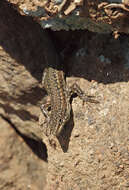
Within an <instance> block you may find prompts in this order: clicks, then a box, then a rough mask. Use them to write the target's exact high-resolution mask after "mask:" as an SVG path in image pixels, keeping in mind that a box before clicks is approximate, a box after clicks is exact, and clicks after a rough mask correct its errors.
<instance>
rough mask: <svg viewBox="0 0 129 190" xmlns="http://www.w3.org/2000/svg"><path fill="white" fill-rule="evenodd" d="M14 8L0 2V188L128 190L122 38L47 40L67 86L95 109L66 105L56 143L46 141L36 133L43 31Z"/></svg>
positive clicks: (128, 75)
mask: <svg viewBox="0 0 129 190" xmlns="http://www.w3.org/2000/svg"><path fill="white" fill-rule="evenodd" d="M15 2H16V3H17V1H15ZM15 2H14V3H15ZM13 8H14V6H12V5H10V4H8V3H7V1H4V0H1V1H0V18H1V19H0V46H1V47H0V65H1V66H0V81H1V85H0V123H1V125H0V189H1V190H20V189H25V190H26V189H31V190H40V189H45V190H47V189H48V190H50V189H52V190H58V189H61V190H70V189H74V190H85V189H91V190H92V189H93V190H97V189H98V190H101V189H102V190H104V189H105V190H108V189H109V190H110V189H113V190H118V189H121V190H123V189H124V190H126V189H128V188H129V183H128V179H129V137H128V134H129V122H128V121H129V114H128V113H129V106H128V100H129V84H128V83H129V82H128V81H129V54H128V52H129V38H128V36H126V35H121V36H118V39H114V38H113V36H112V35H110V34H106V35H103V34H100V35H98V34H96V33H92V32H88V31H76V32H71V31H70V32H61V33H59V32H56V33H54V34H53V33H52V35H53V36H54V42H56V45H57V47H58V48H57V50H58V53H59V52H60V54H61V55H62V57H63V58H64V64H65V65H66V71H67V73H66V74H67V82H68V85H71V84H72V83H73V82H75V81H76V82H77V83H78V84H79V85H80V87H81V88H82V89H83V90H84V91H85V92H86V93H87V94H89V95H94V96H95V99H97V100H99V102H100V103H99V104H90V103H85V104H84V105H83V103H82V101H81V100H80V99H79V98H78V97H77V98H75V99H73V101H72V109H73V110H72V113H71V120H70V122H69V123H68V124H67V125H66V128H65V129H64V133H63V137H62V138H59V139H55V138H54V139H48V138H47V137H45V136H44V134H42V128H41V127H39V126H38V118H39V114H40V109H39V104H40V103H41V101H42V98H43V97H44V95H45V93H44V92H43V90H42V88H41V84H40V82H41V78H42V72H43V68H44V66H45V63H44V57H43V50H44V44H43V38H42V36H43V35H46V32H44V31H42V30H41V28H40V26H39V25H38V24H36V22H34V21H33V20H32V19H31V18H29V17H26V16H20V15H19V13H18V12H17V11H16V10H13ZM54 42H53V43H54ZM43 121H44V117H43V115H42V114H41V115H40V123H41V122H43ZM41 138H42V140H43V141H41ZM43 143H45V144H43ZM46 147H47V150H46ZM47 153H48V164H47V163H46V162H47ZM44 161H45V162H44ZM47 166H48V172H47ZM46 174H47V185H46V186H45V183H46Z"/></svg>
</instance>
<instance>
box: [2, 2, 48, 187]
mask: <svg viewBox="0 0 129 190" xmlns="http://www.w3.org/2000/svg"><path fill="white" fill-rule="evenodd" d="M33 27H34V28H33ZM36 35H38V37H37V38H36ZM42 35H43V33H42V30H41V27H40V26H39V25H38V24H35V23H34V22H33V21H32V19H30V18H27V17H24V16H20V15H19V14H18V13H17V12H16V11H15V10H13V9H12V7H11V6H10V5H9V4H8V3H7V2H6V1H0V189H1V190H20V189H25V190H27V189H31V190H42V189H44V186H45V183H46V180H45V178H46V171H47V152H46V146H45V144H43V142H42V140H41V133H40V132H39V130H38V118H39V113H40V108H39V106H38V103H40V101H41V100H42V96H43V95H44V93H43V92H42V89H41V87H40V83H39V81H40V80H41V79H40V78H41V77H42V71H43V57H42V54H41V52H42V50H43V49H42V45H41V44H40V42H41V38H42ZM36 47H37V49H38V53H39V52H40V53H39V54H41V55H40V56H38V54H37V52H36V51H35V48H36Z"/></svg>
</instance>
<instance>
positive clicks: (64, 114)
mask: <svg viewBox="0 0 129 190" xmlns="http://www.w3.org/2000/svg"><path fill="white" fill-rule="evenodd" d="M54 53H55V54H54V57H55V59H54V60H53V61H54V62H52V60H51V59H50V57H49V56H47V54H44V56H45V61H46V64H47V66H46V68H45V70H44V73H43V78H42V84H43V87H44V88H45V90H46V91H47V94H48V95H49V97H50V101H49V102H48V103H47V104H42V105H41V107H40V108H41V111H42V113H43V115H44V116H45V118H46V119H45V124H44V126H43V130H44V131H45V135H46V136H50V135H54V136H56V137H58V136H59V135H60V132H61V131H62V129H63V127H64V125H65V124H66V123H67V122H68V121H69V119H70V112H71V104H70V97H71V95H72V94H73V93H76V94H77V95H78V96H79V97H80V98H81V99H82V100H83V101H84V102H86V101H89V102H92V103H98V101H96V100H94V99H92V98H91V96H87V95H86V94H85V93H84V92H83V91H82V90H81V88H80V87H79V86H78V85H77V84H76V83H74V84H73V85H72V86H71V87H70V88H68V86H67V84H66V80H65V76H64V69H63V64H62V63H61V61H60V58H59V56H58V55H57V53H56V52H54ZM49 109H50V110H49Z"/></svg>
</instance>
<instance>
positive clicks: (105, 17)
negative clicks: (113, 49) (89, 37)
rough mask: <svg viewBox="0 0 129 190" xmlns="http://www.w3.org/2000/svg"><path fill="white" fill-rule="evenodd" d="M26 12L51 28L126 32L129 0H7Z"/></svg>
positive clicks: (22, 11) (23, 12)
mask: <svg viewBox="0 0 129 190" xmlns="http://www.w3.org/2000/svg"><path fill="white" fill-rule="evenodd" d="M8 2H11V3H13V4H14V5H15V7H17V9H18V10H19V11H20V12H21V13H22V14H25V15H29V16H32V17H34V18H35V20H36V21H37V22H39V23H40V24H41V26H42V27H43V28H51V29H52V30H55V31H59V30H79V29H88V30H90V31H93V32H99V33H110V32H111V31H115V32H125V33H129V24H128V23H129V1H128V0H122V1H120V0H112V1H111V0H105V1H102V0H98V1H94V0H58V1H56V0H44V1H42V0H31V1H30V0H8Z"/></svg>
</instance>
